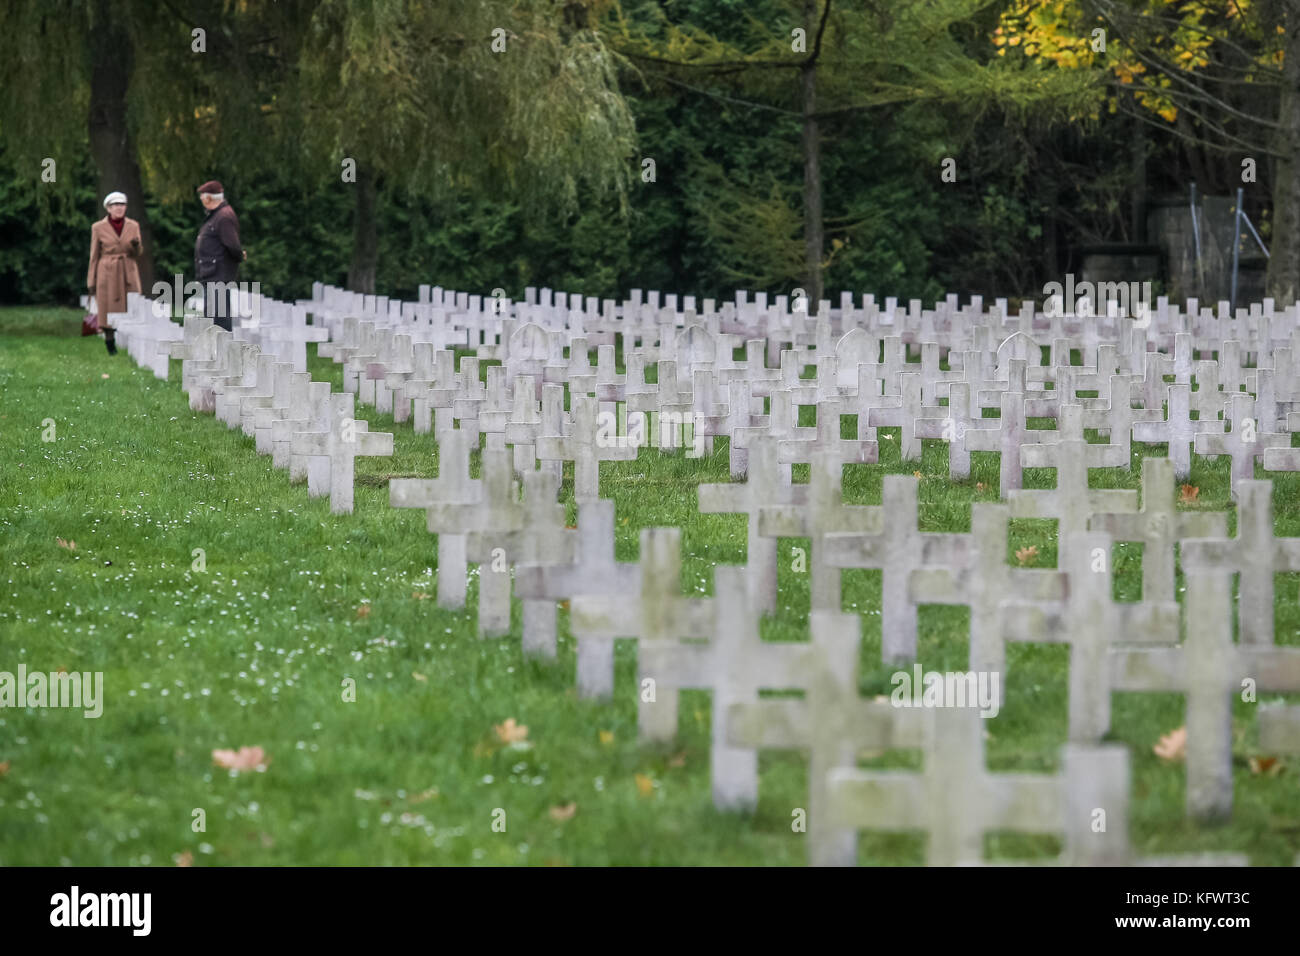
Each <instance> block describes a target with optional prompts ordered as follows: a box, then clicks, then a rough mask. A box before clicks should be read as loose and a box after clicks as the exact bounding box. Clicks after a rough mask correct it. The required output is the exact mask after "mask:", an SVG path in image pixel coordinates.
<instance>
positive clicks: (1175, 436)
mask: <svg viewBox="0 0 1300 956" xmlns="http://www.w3.org/2000/svg"><path fill="white" fill-rule="evenodd" d="M1168 389H1169V391H1168V395H1169V398H1168V412H1167V415H1168V417H1167V418H1166V419H1165V420H1164V421H1150V422H1140V421H1139V422H1134V423H1133V438H1134V439H1135V440H1137V441H1140V442H1167V443H1168V444H1169V460H1170V461H1171V462H1173V464H1174V477H1175V478H1176V479H1178V480H1180V481H1182V480H1185V479H1186V478H1187V476H1188V475H1190V474H1191V473H1192V454H1191V444H1192V442H1194V441H1196V440H1197V438H1196V436H1197V435H1199V434H1202V433H1205V434H1219V433H1222V432H1223V422H1221V421H1217V420H1211V419H1201V420H1197V421H1193V420H1192V417H1191V386H1189V385H1170V386H1169V387H1168Z"/></svg>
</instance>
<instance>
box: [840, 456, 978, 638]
mask: <svg viewBox="0 0 1300 956" xmlns="http://www.w3.org/2000/svg"><path fill="white" fill-rule="evenodd" d="M881 502H882V506H883V507H882V510H881V518H882V527H881V528H880V529H879V530H878V531H874V532H866V533H862V532H842V531H834V532H830V533H828V534H826V535H824V536H823V537H822V542H821V547H822V552H823V555H822V560H823V561H825V562H826V563H827V564H828V565H830V566H831V567H834V568H879V569H880V572H881V581H880V593H881V609H880V633H881V658H882V659H883V661H884V662H885V663H886V664H892V663H898V662H901V661H910V660H915V659H916V630H917V622H916V605H915V604H914V603H912V600H911V597H910V594H909V591H908V579H909V577H910V575H911V573H912V571H914V570H916V569H917V568H921V567H925V566H937V567H948V568H955V567H961V566H962V565H964V564H966V563H967V561H968V560H969V557H968V555H967V549H968V546H969V541H970V536H969V535H964V534H943V533H938V532H924V533H922V532H921V531H919V530H918V529H917V519H918V508H917V480H916V479H915V478H913V477H911V476H910V475H886V476H885V478H884V482H883V487H882V491H881Z"/></svg>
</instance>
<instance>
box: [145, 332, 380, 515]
mask: <svg viewBox="0 0 1300 956" xmlns="http://www.w3.org/2000/svg"><path fill="white" fill-rule="evenodd" d="M167 354H168V356H169V357H170V358H178V359H181V382H182V387H183V388H184V389H185V391H186V393H187V394H188V395H189V398H190V407H191V408H192V409H195V410H196V411H211V412H213V413H214V414H215V415H216V416H217V418H218V419H219V420H220V421H222V422H224V423H225V424H226V425H227V427H229V428H240V429H242V431H243V432H244V434H245V435H247V436H248V437H250V438H253V439H254V441H255V445H256V448H257V451H258V453H259V454H269V455H271V461H272V464H273V465H274V466H275V467H277V468H287V469H288V470H289V474H290V477H291V479H295V480H301V479H304V478H305V479H306V481H307V493H308V495H309V496H311V497H324V496H326V495H328V496H329V499H330V511H331V512H332V513H334V514H350V513H351V512H352V509H353V491H354V463H355V460H356V458H358V457H361V456H370V455H391V454H392V453H393V436H392V434H390V433H380V432H373V433H372V432H370V431H369V423H368V422H366V421H365V420H364V419H358V418H356V417H355V414H354V396H352V395H350V394H346V393H342V392H338V393H333V394H331V392H330V387H329V385H328V384H327V383H324V382H313V381H312V380H311V376H310V375H309V374H308V373H307V372H298V371H294V368H293V365H292V364H291V363H287V362H279V361H276V358H275V356H273V355H270V354H267V353H263V352H262V351H261V350H260V349H259V347H258V346H257V345H255V344H253V343H251V342H247V341H242V340H240V339H238V338H236V336H235V335H234V334H233V333H231V332H227V331H226V330H224V329H221V328H218V327H217V326H216V325H214V324H213V323H212V320H211V319H207V318H203V317H199V316H189V317H187V318H186V319H185V323H184V327H183V332H182V338H181V340H180V341H177V342H172V343H171V344H170V345H169V347H168V349H167Z"/></svg>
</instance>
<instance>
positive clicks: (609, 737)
mask: <svg viewBox="0 0 1300 956" xmlns="http://www.w3.org/2000/svg"><path fill="white" fill-rule="evenodd" d="M600 742H601V743H602V744H612V743H613V742H614V731H612V730H602V731H601V732H600Z"/></svg>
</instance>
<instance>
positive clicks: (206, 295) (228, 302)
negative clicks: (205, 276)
mask: <svg viewBox="0 0 1300 956" xmlns="http://www.w3.org/2000/svg"><path fill="white" fill-rule="evenodd" d="M238 301H239V300H238V296H237V295H236V293H235V290H234V289H227V288H225V287H224V283H220V282H205V283H203V314H204V315H206V316H207V317H208V318H210V319H211V320H212V324H213V325H216V326H217V327H219V328H223V329H225V330H226V331H227V332H229V331H231V330H232V321H231V320H232V319H233V318H234V315H235V306H236V304H237V302H238Z"/></svg>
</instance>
